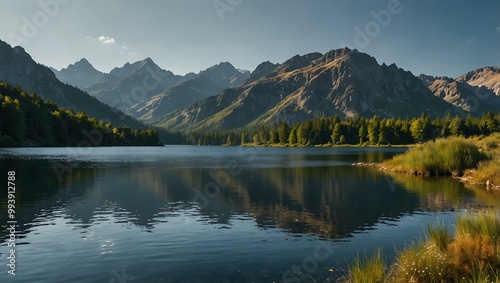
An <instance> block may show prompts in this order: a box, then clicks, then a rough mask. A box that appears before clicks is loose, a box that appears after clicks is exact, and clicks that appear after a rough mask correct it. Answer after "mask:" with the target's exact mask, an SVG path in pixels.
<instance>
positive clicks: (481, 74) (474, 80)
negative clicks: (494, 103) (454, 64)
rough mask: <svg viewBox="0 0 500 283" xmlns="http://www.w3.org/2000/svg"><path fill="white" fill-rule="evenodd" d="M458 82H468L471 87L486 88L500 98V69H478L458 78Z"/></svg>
mask: <svg viewBox="0 0 500 283" xmlns="http://www.w3.org/2000/svg"><path fill="white" fill-rule="evenodd" d="M457 81H459V82H466V83H468V84H469V85H471V86H478V87H481V86H484V87H486V88H487V89H490V90H492V91H493V92H494V93H495V95H497V96H500V67H485V68H481V69H477V70H474V71H471V72H468V73H466V74H464V75H462V76H460V77H458V78H457Z"/></svg>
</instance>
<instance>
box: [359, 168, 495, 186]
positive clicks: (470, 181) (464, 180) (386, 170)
mask: <svg viewBox="0 0 500 283" xmlns="http://www.w3.org/2000/svg"><path fill="white" fill-rule="evenodd" d="M352 166H359V167H368V168H376V169H377V170H378V171H382V172H384V173H395V174H405V175H413V176H422V177H440V176H441V177H452V178H453V179H455V180H458V181H459V182H461V183H464V184H467V185H472V186H476V187H481V188H486V189H488V190H489V189H493V190H500V185H497V186H494V185H487V184H485V183H480V182H474V181H473V179H474V178H473V177H471V176H467V177H463V176H458V175H452V174H447V175H440V176H432V175H430V174H429V173H425V172H417V171H397V170H391V169H389V168H386V167H384V166H382V164H380V163H366V162H356V163H352Z"/></svg>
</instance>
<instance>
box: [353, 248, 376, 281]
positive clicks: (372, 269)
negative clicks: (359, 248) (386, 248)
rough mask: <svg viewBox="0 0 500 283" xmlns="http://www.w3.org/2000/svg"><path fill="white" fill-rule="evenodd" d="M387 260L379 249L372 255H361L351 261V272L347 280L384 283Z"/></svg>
mask: <svg viewBox="0 0 500 283" xmlns="http://www.w3.org/2000/svg"><path fill="white" fill-rule="evenodd" d="M385 269H386V265H385V261H384V259H383V257H382V251H381V250H380V249H379V250H377V251H376V252H375V254H374V255H373V256H372V257H366V256H365V257H363V258H361V257H360V256H359V255H358V256H357V258H356V259H354V261H353V262H352V263H349V272H348V275H347V276H348V277H347V280H346V282H349V283H383V282H385Z"/></svg>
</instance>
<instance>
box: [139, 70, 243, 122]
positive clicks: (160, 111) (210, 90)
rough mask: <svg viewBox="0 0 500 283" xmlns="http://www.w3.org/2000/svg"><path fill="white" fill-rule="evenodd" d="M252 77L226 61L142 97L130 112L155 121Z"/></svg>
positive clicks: (236, 85) (144, 119) (146, 120)
mask: <svg viewBox="0 0 500 283" xmlns="http://www.w3.org/2000/svg"><path fill="white" fill-rule="evenodd" d="M249 77H250V72H248V71H241V70H237V69H236V68H234V66H233V65H231V63H229V62H222V63H220V64H217V65H214V66H212V67H210V68H208V69H206V70H204V71H201V72H200V73H199V74H197V75H195V77H194V78H192V79H190V80H186V81H184V82H182V83H180V84H178V85H176V86H174V87H172V88H170V89H168V90H166V91H164V92H162V93H160V94H158V95H156V96H154V97H152V98H150V99H147V100H143V101H141V102H140V103H138V104H136V105H134V106H133V107H132V108H131V109H130V112H129V113H130V114H131V115H132V116H134V117H137V118H140V119H141V120H142V121H145V122H151V121H154V120H155V119H157V118H159V117H162V116H164V115H166V114H169V113H171V112H172V111H175V110H177V109H179V108H181V107H185V106H188V105H189V104H191V103H193V102H196V101H199V100H201V99H203V98H207V97H210V96H213V95H216V94H218V93H219V92H221V91H223V90H224V89H226V88H234V87H238V86H240V85H241V84H242V83H243V82H244V81H246V80H247V79H248V78H249Z"/></svg>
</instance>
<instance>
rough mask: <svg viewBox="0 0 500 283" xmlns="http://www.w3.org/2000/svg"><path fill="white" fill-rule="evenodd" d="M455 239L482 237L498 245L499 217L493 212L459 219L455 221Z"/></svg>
mask: <svg viewBox="0 0 500 283" xmlns="http://www.w3.org/2000/svg"><path fill="white" fill-rule="evenodd" d="M455 229H456V233H457V237H463V236H469V237H476V236H483V237H489V238H490V239H491V240H493V241H497V242H498V243H499V244H500V217H499V216H498V213H496V212H493V211H486V212H481V213H477V214H473V215H466V216H462V217H459V218H458V219H457V220H456V228H455Z"/></svg>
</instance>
